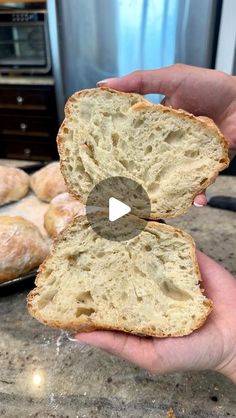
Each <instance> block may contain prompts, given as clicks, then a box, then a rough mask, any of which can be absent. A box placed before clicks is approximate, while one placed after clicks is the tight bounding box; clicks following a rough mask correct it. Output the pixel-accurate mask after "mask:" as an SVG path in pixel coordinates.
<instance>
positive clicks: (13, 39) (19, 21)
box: [0, 12, 51, 73]
mask: <svg viewBox="0 0 236 418" xmlns="http://www.w3.org/2000/svg"><path fill="white" fill-rule="evenodd" d="M40 15H41V16H39V13H37V14H35V16H37V19H38V21H34V22H31V21H28V20H30V16H31V19H32V16H33V14H32V13H31V14H30V15H29V17H28V16H27V13H22V14H21V13H19V12H18V13H17V14H16V17H15V18H14V15H12V16H13V17H12V19H11V20H12V21H11V22H10V21H9V22H8V21H6V18H5V17H6V15H5V16H4V18H5V21H4V19H3V14H0V72H24V73H48V72H49V71H50V69H51V60H50V48H49V37H48V28H47V19H46V13H40ZM21 16H22V17H21ZM27 17H28V19H27Z"/></svg>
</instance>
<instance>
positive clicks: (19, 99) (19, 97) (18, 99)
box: [16, 96, 24, 105]
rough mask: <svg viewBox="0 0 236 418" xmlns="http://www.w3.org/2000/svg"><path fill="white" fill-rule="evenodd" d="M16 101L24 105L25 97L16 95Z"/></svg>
mask: <svg viewBox="0 0 236 418" xmlns="http://www.w3.org/2000/svg"><path fill="white" fill-rule="evenodd" d="M16 101H17V103H18V104H19V105H22V103H23V101H24V97H22V96H17V97H16Z"/></svg>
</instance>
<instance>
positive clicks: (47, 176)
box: [30, 162, 67, 202]
mask: <svg viewBox="0 0 236 418" xmlns="http://www.w3.org/2000/svg"><path fill="white" fill-rule="evenodd" d="M30 186H31V189H32V190H33V191H34V193H35V194H36V196H37V197H38V198H39V199H41V200H43V201H45V202H50V201H51V200H52V199H53V198H54V197H55V196H57V195H58V194H60V193H63V192H66V191H67V188H66V185H65V182H64V179H63V177H62V174H61V171H60V164H59V163H58V162H54V163H51V164H48V165H47V166H46V167H43V168H41V170H38V171H36V173H34V174H33V175H32V176H31V178H30Z"/></svg>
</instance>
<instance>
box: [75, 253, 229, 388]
mask: <svg viewBox="0 0 236 418" xmlns="http://www.w3.org/2000/svg"><path fill="white" fill-rule="evenodd" d="M197 256H198V262H199V266H200V270H201V275H202V279H203V283H204V287H205V290H206V294H207V296H208V297H209V298H210V299H212V301H213V304H214V307H213V311H212V313H211V314H210V316H209V317H208V319H207V321H206V323H205V324H204V325H203V326H202V327H201V328H200V329H199V330H197V331H194V332H193V333H192V334H190V335H188V336H186V337H174V338H150V337H149V338H143V337H136V336H134V335H130V334H125V333H122V332H111V331H95V332H91V333H80V334H77V335H76V338H77V339H78V341H81V342H83V343H87V344H91V345H94V346H96V347H100V348H102V349H104V350H106V351H108V352H110V353H113V354H115V355H117V356H119V357H123V358H125V359H127V360H129V361H130V362H132V363H135V364H137V365H139V366H141V367H143V368H145V369H147V370H149V371H151V372H153V373H169V372H176V371H186V370H205V369H212V370H217V371H219V372H221V373H223V374H224V375H226V376H228V377H229V378H231V379H232V380H233V381H234V382H235V383H236V303H235V301H236V280H235V279H234V277H233V276H232V275H231V274H230V273H229V272H227V271H226V270H225V269H224V268H223V267H221V266H220V265H218V264H217V263H216V262H215V261H213V260H211V259H210V258H209V257H207V256H206V255H204V254H203V253H200V252H197Z"/></svg>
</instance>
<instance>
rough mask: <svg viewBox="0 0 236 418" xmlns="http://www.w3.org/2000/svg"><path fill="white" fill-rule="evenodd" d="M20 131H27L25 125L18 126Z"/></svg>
mask: <svg viewBox="0 0 236 418" xmlns="http://www.w3.org/2000/svg"><path fill="white" fill-rule="evenodd" d="M20 129H21V131H26V129H27V125H26V123H21V124H20Z"/></svg>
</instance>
